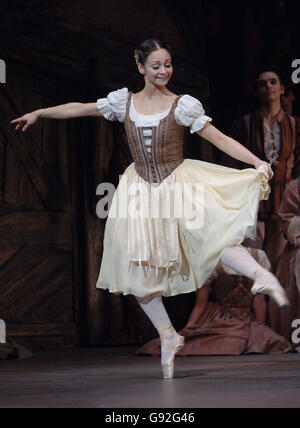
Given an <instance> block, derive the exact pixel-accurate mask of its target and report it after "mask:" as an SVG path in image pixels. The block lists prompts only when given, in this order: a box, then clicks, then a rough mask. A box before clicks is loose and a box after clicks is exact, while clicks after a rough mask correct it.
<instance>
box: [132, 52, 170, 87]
mask: <svg viewBox="0 0 300 428" xmlns="http://www.w3.org/2000/svg"><path fill="white" fill-rule="evenodd" d="M138 68H139V71H140V73H141V74H143V75H144V78H145V82H147V81H148V82H149V83H152V84H153V85H155V86H166V85H167V84H168V82H169V80H170V79H171V76H172V74H173V66H172V59H171V55H170V53H169V52H168V51H167V50H166V49H157V50H156V51H153V52H152V53H151V54H150V55H149V56H148V58H147V60H146V62H145V64H144V65H141V64H138Z"/></svg>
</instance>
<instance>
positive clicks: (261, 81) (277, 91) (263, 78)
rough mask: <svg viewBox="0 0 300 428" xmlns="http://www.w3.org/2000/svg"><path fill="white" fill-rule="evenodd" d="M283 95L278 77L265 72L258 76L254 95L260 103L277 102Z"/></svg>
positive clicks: (271, 72)
mask: <svg viewBox="0 0 300 428" xmlns="http://www.w3.org/2000/svg"><path fill="white" fill-rule="evenodd" d="M283 93H284V87H283V85H282V84H281V83H280V79H279V76H278V75H277V74H276V73H274V72H273V71H266V72H265V73H262V74H261V75H260V76H258V79H257V85H256V94H257V96H258V98H259V99H260V101H261V102H270V101H274V100H279V99H280V97H281V95H282V94H283Z"/></svg>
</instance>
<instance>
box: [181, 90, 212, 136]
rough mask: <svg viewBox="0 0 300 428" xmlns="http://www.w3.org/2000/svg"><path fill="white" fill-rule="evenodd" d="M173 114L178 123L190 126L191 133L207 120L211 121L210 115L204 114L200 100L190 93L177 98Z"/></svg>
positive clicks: (200, 127) (198, 129) (201, 126)
mask: <svg viewBox="0 0 300 428" xmlns="http://www.w3.org/2000/svg"><path fill="white" fill-rule="evenodd" d="M174 115H175V120H176V122H177V123H178V124H179V125H183V126H189V127H190V131H191V134H193V133H194V132H197V131H200V129H202V128H203V126H204V125H205V124H206V122H207V121H208V122H211V121H212V118H211V117H209V116H206V115H205V111H204V108H203V107H202V104H201V103H200V101H199V100H197V98H194V97H191V96H190V95H183V97H181V98H180V99H179V101H178V104H177V106H176V108H175V111H174Z"/></svg>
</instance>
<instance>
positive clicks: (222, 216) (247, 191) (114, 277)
mask: <svg viewBox="0 0 300 428" xmlns="http://www.w3.org/2000/svg"><path fill="white" fill-rule="evenodd" d="M269 193H270V186H269V184H268V173H267V168H266V167H265V166H260V167H259V168H258V169H254V168H248V169H243V170H238V169H233V168H228V167H224V166H221V165H216V164H213V163H209V162H204V161H200V160H192V159H185V160H184V161H183V162H182V163H181V164H180V165H179V166H178V167H177V168H176V169H175V170H174V171H173V172H172V173H171V174H170V175H169V176H168V177H166V178H165V179H164V180H163V181H162V182H161V183H159V184H157V183H149V182H147V181H145V180H144V179H143V178H142V177H141V176H139V175H138V174H137V172H136V170H135V166H134V163H132V164H131V165H129V167H128V168H127V169H126V170H125V172H124V174H123V175H122V177H121V180H120V182H119V185H118V187H117V189H116V191H115V193H114V196H113V200H112V203H111V206H110V209H109V214H108V218H107V222H106V227H105V233H104V250H103V257H102V263H101V268H100V273H99V277H98V280H97V284H96V286H97V288H102V289H107V290H109V291H110V292H112V293H123V294H125V295H126V294H133V295H135V296H139V297H144V296H147V295H149V294H154V293H159V294H162V295H163V296H174V295H177V294H181V293H189V292H192V291H195V290H197V288H200V287H201V286H203V285H205V284H207V283H209V282H210V281H211V280H212V279H213V278H214V276H215V271H216V269H217V267H218V265H219V263H220V258H221V253H222V250H224V249H225V248H226V247H229V246H235V245H239V244H241V242H242V241H243V240H244V239H245V238H246V237H249V238H251V239H255V236H256V222H257V212H258V207H259V201H260V200H262V199H264V200H265V199H268V197H269Z"/></svg>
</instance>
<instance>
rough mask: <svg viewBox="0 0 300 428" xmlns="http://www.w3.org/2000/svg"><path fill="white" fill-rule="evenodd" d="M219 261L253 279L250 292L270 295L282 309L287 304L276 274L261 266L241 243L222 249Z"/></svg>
mask: <svg viewBox="0 0 300 428" xmlns="http://www.w3.org/2000/svg"><path fill="white" fill-rule="evenodd" d="M221 261H222V263H224V264H225V265H226V266H228V267H229V268H231V269H234V270H235V271H236V272H238V273H240V274H241V275H244V276H246V277H247V278H250V279H253V280H254V284H253V286H252V288H251V292H252V294H266V295H269V296H271V297H272V298H273V299H274V300H275V301H276V302H277V304H278V306H279V307H280V308H282V309H285V308H287V307H288V306H289V301H288V298H287V296H286V294H285V291H284V289H283V288H282V286H281V285H280V283H279V281H278V279H277V278H276V276H274V275H273V274H272V273H271V272H269V271H267V270H266V269H265V268H263V267H262V266H261V265H260V264H259V263H257V261H256V260H255V259H254V258H253V257H252V256H251V254H250V253H249V252H248V251H247V250H246V248H244V247H242V246H241V245H239V246H235V247H228V248H225V250H223V252H222V255H221Z"/></svg>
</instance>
